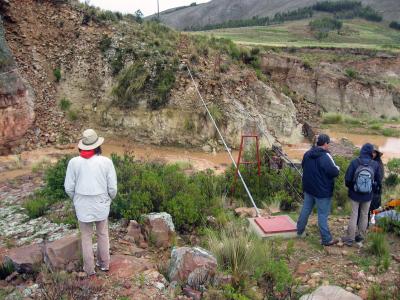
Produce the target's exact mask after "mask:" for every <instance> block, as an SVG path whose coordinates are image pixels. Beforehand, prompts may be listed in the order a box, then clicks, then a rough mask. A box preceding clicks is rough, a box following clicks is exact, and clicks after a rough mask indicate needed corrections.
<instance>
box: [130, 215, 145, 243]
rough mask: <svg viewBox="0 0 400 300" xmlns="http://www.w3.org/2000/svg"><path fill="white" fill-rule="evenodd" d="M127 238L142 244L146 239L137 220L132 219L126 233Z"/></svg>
mask: <svg viewBox="0 0 400 300" xmlns="http://www.w3.org/2000/svg"><path fill="white" fill-rule="evenodd" d="M126 238H127V240H133V241H134V242H135V243H137V244H140V243H141V242H143V241H144V236H143V234H142V228H141V226H140V225H139V223H138V222H136V221H135V220H130V221H129V225H128V228H127V233H126Z"/></svg>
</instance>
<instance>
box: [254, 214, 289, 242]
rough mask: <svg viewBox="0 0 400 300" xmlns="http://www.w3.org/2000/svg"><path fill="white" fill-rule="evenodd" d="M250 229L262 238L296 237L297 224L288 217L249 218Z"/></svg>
mask: <svg viewBox="0 0 400 300" xmlns="http://www.w3.org/2000/svg"><path fill="white" fill-rule="evenodd" d="M247 220H248V221H249V224H250V229H251V230H252V231H253V232H255V233H256V234H257V235H258V236H259V237H261V238H272V237H284V238H292V237H296V235H297V232H296V223H295V222H294V221H293V220H292V219H291V218H290V217H289V216H286V215H282V216H271V217H268V218H261V217H259V218H248V219H247Z"/></svg>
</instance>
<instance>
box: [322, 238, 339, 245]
mask: <svg viewBox="0 0 400 300" xmlns="http://www.w3.org/2000/svg"><path fill="white" fill-rule="evenodd" d="M337 243H339V240H337V239H334V240H331V241H330V242H327V243H322V245H323V246H325V247H329V246H333V245H336V244H337Z"/></svg>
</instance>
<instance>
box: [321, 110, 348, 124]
mask: <svg viewBox="0 0 400 300" xmlns="http://www.w3.org/2000/svg"><path fill="white" fill-rule="evenodd" d="M322 123H324V124H340V123H343V115H341V114H337V113H326V114H323V116H322Z"/></svg>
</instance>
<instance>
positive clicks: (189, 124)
mask: <svg viewBox="0 0 400 300" xmlns="http://www.w3.org/2000/svg"><path fill="white" fill-rule="evenodd" d="M183 128H184V129H185V130H186V131H188V132H193V130H194V129H195V128H196V126H195V124H194V122H193V120H192V119H190V118H186V119H185V123H184V124H183Z"/></svg>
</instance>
